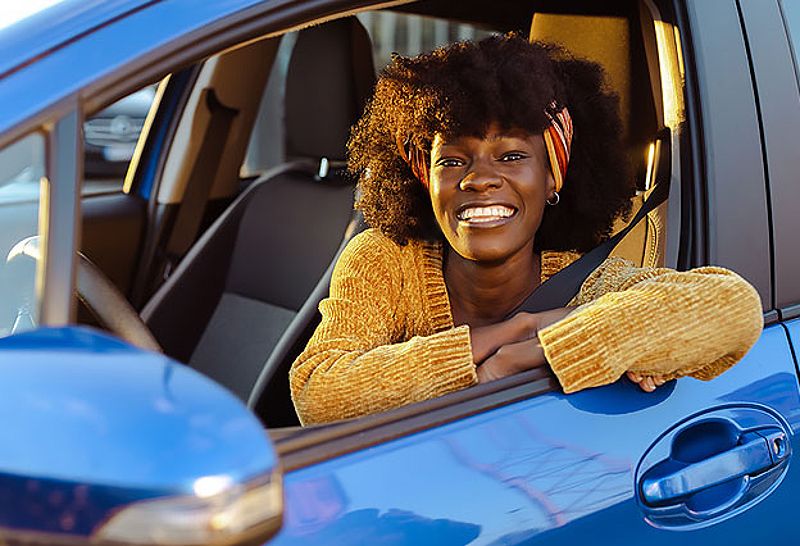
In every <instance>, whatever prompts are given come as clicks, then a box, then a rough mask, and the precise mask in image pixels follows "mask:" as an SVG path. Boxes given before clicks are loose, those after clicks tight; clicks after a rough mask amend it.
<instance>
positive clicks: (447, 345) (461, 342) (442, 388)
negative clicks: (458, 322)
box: [425, 325, 478, 395]
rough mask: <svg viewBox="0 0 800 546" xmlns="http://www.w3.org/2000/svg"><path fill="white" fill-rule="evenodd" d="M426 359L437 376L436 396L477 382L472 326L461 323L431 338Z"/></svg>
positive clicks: (427, 344)
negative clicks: (471, 333) (473, 357)
mask: <svg viewBox="0 0 800 546" xmlns="http://www.w3.org/2000/svg"><path fill="white" fill-rule="evenodd" d="M425 349H426V350H425V360H426V362H428V363H430V368H429V369H430V370H432V371H434V372H435V373H436V375H437V377H436V379H437V380H436V381H433V382H432V384H435V385H436V386H437V391H438V392H437V393H435V395H440V394H445V393H448V392H452V391H456V390H460V389H463V388H466V387H470V386H472V385H474V384H476V383H477V382H478V374H477V371H476V368H475V364H474V363H473V361H472V345H471V342H470V336H469V326H466V325H462V326H459V327H457V328H451V329H448V330H444V331H442V332H437V333H436V334H433V335H431V336H429V337H428V340H427V343H426V347H425Z"/></svg>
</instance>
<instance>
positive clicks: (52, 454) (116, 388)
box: [0, 327, 283, 545]
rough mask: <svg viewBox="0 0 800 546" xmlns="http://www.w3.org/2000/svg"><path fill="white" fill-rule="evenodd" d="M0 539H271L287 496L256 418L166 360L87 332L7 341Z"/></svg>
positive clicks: (1, 389) (0, 363)
mask: <svg viewBox="0 0 800 546" xmlns="http://www.w3.org/2000/svg"><path fill="white" fill-rule="evenodd" d="M0 416H2V420H3V427H2V428H0V541H5V540H9V541H11V542H16V541H17V540H19V541H20V542H24V543H26V544H27V543H41V544H59V543H69V544H83V543H85V544H90V543H91V544H93V545H95V544H104V543H108V544H136V545H145V544H147V545H173V544H174V545H177V544H181V545H194V544H198V545H199V544H203V545H217V544H220V545H221V544H225V545H230V544H263V543H264V541H266V540H267V539H268V538H270V537H271V536H272V535H273V534H274V533H275V532H277V530H278V529H279V528H280V525H281V519H282V507H283V491H282V483H281V475H280V469H279V466H278V461H277V458H276V455H275V453H274V451H273V449H272V446H271V445H270V443H269V440H268V438H267V435H266V433H265V431H264V429H263V428H262V426H261V424H260V422H259V421H258V420H257V419H256V417H255V416H254V415H253V414H252V413H250V411H249V410H248V409H247V408H246V407H245V406H244V404H243V403H242V402H240V401H239V400H238V399H237V398H236V397H235V396H234V395H232V394H231V393H229V392H228V391H227V390H225V389H224V388H222V387H221V386H219V385H217V384H216V383H214V382H213V381H211V380H210V379H208V378H206V377H205V376H202V375H201V374H199V373H197V372H195V371H193V370H192V369H190V368H188V367H187V366H184V365H182V364H179V363H177V362H174V361H172V360H170V359H169V358H168V357H165V356H164V355H160V354H157V353H151V352H145V351H142V350H139V349H136V348H133V347H131V346H129V345H127V344H125V343H123V342H121V341H119V340H117V339H116V338H112V337H109V336H107V335H104V334H101V333H98V332H95V331H93V330H90V329H87V328H74V327H70V328H53V329H46V328H42V329H39V330H35V331H32V332H28V333H25V334H20V335H15V336H10V337H6V338H3V339H0Z"/></svg>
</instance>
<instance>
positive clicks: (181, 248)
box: [162, 88, 239, 279]
mask: <svg viewBox="0 0 800 546" xmlns="http://www.w3.org/2000/svg"><path fill="white" fill-rule="evenodd" d="M202 100H204V101H205V104H206V107H207V108H208V111H209V113H210V115H211V119H210V120H209V122H208V126H207V127H206V131H205V133H204V134H203V142H202V143H201V144H200V150H199V151H198V153H197V159H196V160H195V162H194V166H193V167H192V172H191V173H190V174H189V179H188V181H187V183H186V190H185V191H184V194H183V200H182V201H181V205H180V208H179V209H178V213H177V216H176V217H175V224H174V225H173V228H172V232H171V233H170V236H169V239H168V241H167V244H166V246H165V247H164V252H165V256H166V260H165V263H164V267H163V269H162V271H163V276H164V278H165V279H166V278H167V277H168V276H169V274H170V272H171V271H172V269H173V268H174V266H175V265H176V264H177V263H178V262H179V261H180V259H181V258H182V257H183V255H184V254H186V251H187V250H189V247H190V246H192V243H193V242H194V239H195V237H196V236H197V232H198V230H199V229H200V223H201V222H202V220H203V212H204V211H205V208H206V203H207V202H208V197H209V194H210V192H211V186H212V184H213V183H214V180H215V179H216V177H217V172H218V171H219V166H220V163H221V161H222V153H223V151H224V150H225V143H226V142H227V141H228V135H229V134H230V131H231V126H232V125H233V120H234V118H235V117H236V115H237V114H238V113H239V111H238V110H236V109H234V108H229V107H227V106H225V105H224V104H222V103H221V102H220V101H219V99H218V98H217V95H216V93H215V92H214V90H213V89H210V88H209V89H204V90H203V97H202Z"/></svg>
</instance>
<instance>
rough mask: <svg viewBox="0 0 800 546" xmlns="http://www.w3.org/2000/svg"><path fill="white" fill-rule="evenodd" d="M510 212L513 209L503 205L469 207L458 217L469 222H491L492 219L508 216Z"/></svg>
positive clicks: (511, 212) (512, 212) (512, 211)
mask: <svg viewBox="0 0 800 546" xmlns="http://www.w3.org/2000/svg"><path fill="white" fill-rule="evenodd" d="M512 214H514V209H512V208H510V207H505V206H503V205H493V206H491V207H469V208H466V209H464V210H462V211H461V212H460V213H459V215H458V219H459V220H468V221H470V222H491V221H492V220H498V219H500V218H508V217H510V216H511V215H512Z"/></svg>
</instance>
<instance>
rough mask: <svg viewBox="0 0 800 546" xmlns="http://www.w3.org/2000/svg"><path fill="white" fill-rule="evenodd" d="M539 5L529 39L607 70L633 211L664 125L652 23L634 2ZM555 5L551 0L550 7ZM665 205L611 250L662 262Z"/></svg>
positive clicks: (646, 187)
mask: <svg viewBox="0 0 800 546" xmlns="http://www.w3.org/2000/svg"><path fill="white" fill-rule="evenodd" d="M542 4H544V5H540V6H538V7H539V8H541V9H544V10H545V11H537V12H536V13H535V15H534V16H533V21H532V23H531V32H530V39H531V40H540V41H545V42H553V43H556V44H559V45H561V46H563V47H564V48H566V49H567V50H568V51H570V52H571V53H572V54H573V55H575V56H576V57H579V58H585V59H588V60H591V61H594V62H597V63H599V64H600V65H602V66H603V68H605V70H606V73H607V75H608V84H609V87H611V88H612V89H613V90H614V91H615V92H616V93H617V94H618V95H619V98H620V115H621V117H622V125H623V131H624V134H623V140H624V141H625V142H626V144H627V147H628V152H629V154H630V156H631V160H632V161H631V164H632V165H633V166H634V168H635V171H634V172H635V174H636V177H637V187H638V188H639V191H637V195H636V196H635V197H634V198H633V211H632V214H635V213H636V211H637V210H638V209H639V208H640V207H641V205H642V203H643V201H644V199H645V198H646V196H647V195H648V194H649V191H648V190H649V189H650V188H649V185H648V183H647V180H652V179H653V178H654V177H653V176H652V168H653V166H654V165H655V164H657V163H658V161H657V154H656V153H655V152H656V151H658V150H660V145H659V146H656V145H655V135H656V134H657V133H658V131H659V129H660V128H661V127H662V126H663V122H662V120H661V115H660V114H659V112H660V111H661V104H660V102H661V101H660V82H659V72H658V66H657V59H656V58H654V55H655V43H654V40H655V38H654V36H652V35H651V34H652V32H651V28H652V27H651V28H650V29H648V27H647V24H648V21H647V19H646V17H644V16H643V15H641V14H640V11H639V10H640V8H639V6H638V4H637V3H636V2H634V1H631V2H625V4H628V6H627V7H623V8H615V9H616V11H615V12H614V13H609V14H603V15H573V14H565V13H550V12H548V11H546V10H547V7H548V3H542ZM620 4H622V3H620ZM558 5H559V4H558V3H553V7H555V8H558ZM650 24H651V25H652V21H650ZM651 41H652V43H650V42H651ZM651 46H652V47H651ZM648 53H649V54H650V56H649V58H648ZM651 147H652V148H653V152H654V153H652V154H651V153H650V151H651ZM665 151H666V150H665ZM648 167H649V169H648ZM648 171H649V174H650V176H649V177H648ZM666 207H667V203H663V204H662V205H661V206H659V207H658V208H657V209H656V210H653V211H652V212H650V213H649V214H648V215H647V220H646V221H642V222H641V223H640V224H639V225H638V226H636V228H634V230H633V231H631V233H629V234H628V235H627V236H626V237H625V239H623V240H622V241H621V242H620V243H619V245H617V247H616V248H615V249H614V251H613V253H612V254H614V255H617V256H622V257H625V258H627V259H629V260H631V261H632V262H634V263H635V264H637V265H645V266H658V265H663V263H664V234H665V233H666V224H665V221H666V212H667V211H666ZM625 225H626V222H625V221H624V220H623V219H618V220H617V222H616V224H615V228H614V232H615V233H616V232H617V231H619V230H621V229H622V228H623V227H625Z"/></svg>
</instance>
